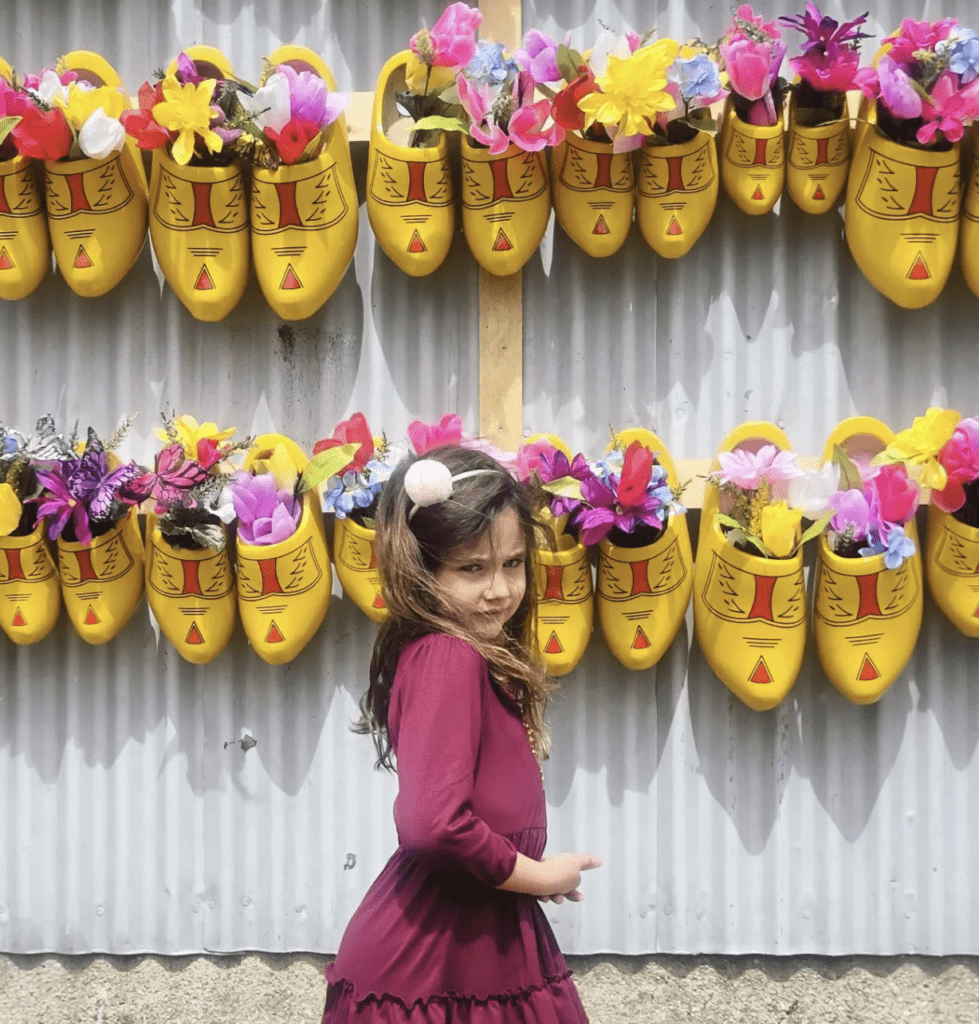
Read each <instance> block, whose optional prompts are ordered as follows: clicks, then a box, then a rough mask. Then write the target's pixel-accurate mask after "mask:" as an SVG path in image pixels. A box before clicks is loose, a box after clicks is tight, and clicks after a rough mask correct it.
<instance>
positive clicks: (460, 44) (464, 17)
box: [410, 3, 483, 68]
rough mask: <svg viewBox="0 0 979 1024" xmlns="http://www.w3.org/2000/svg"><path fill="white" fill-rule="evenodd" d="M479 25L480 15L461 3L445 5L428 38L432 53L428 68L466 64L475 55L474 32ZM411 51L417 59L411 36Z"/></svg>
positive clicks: (416, 50) (456, 66) (481, 17)
mask: <svg viewBox="0 0 979 1024" xmlns="http://www.w3.org/2000/svg"><path fill="white" fill-rule="evenodd" d="M482 23H483V15H482V14H481V13H480V12H479V11H478V10H477V9H476V8H474V7H470V6H469V5H468V4H464V3H454V4H449V6H448V7H446V9H445V10H444V11H443V12H442V16H441V17H440V18H439V20H438V21H437V22H435V24H434V25H433V26H432V28H431V30H430V32H429V33H428V37H429V40H430V43H431V46H432V49H433V50H434V52H435V56H434V57H433V58H432V66H433V67H437V68H458V67H464V66H465V65H466V64H468V63H469V62H470V61H471V60H472V59H473V56H474V55H475V53H476V32H477V30H478V29H479V26H480V25H481V24H482ZM410 45H411V52H412V53H414V55H415V56H416V57H418V59H419V60H422V59H423V57H422V54H421V53H419V52H418V48H417V45H416V42H415V36H412V37H411V43H410Z"/></svg>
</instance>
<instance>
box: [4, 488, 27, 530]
mask: <svg viewBox="0 0 979 1024" xmlns="http://www.w3.org/2000/svg"><path fill="white" fill-rule="evenodd" d="M21 510H22V506H21V503H20V498H18V497H17V494H16V493H15V491H14V489H13V487H11V486H10V484H0V537H9V536H10V535H11V534H12V533H13V532H14V530H16V529H17V524H18V523H19V522H20V514H21Z"/></svg>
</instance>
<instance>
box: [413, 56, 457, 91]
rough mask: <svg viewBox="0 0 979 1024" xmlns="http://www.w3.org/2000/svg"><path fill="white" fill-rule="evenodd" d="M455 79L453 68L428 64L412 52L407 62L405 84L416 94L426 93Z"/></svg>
mask: <svg viewBox="0 0 979 1024" xmlns="http://www.w3.org/2000/svg"><path fill="white" fill-rule="evenodd" d="M453 81H455V74H454V73H453V69H452V68H443V67H436V66H434V65H431V66H430V65H428V64H426V63H425V62H424V61H421V60H419V59H418V58H417V57H416V56H415V55H414V54H412V55H411V56H410V57H409V58H408V60H407V62H406V63H405V84H406V85H407V86H408V88H409V90H410V91H411V92H413V93H414V94H415V95H416V96H424V95H425V94H426V93H428V92H431V91H433V90H434V89H437V88H439V86H442V85H446V84H447V83H449V82H453Z"/></svg>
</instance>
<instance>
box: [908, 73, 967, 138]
mask: <svg viewBox="0 0 979 1024" xmlns="http://www.w3.org/2000/svg"><path fill="white" fill-rule="evenodd" d="M930 96H931V103H923V104H922V105H921V116H922V117H923V118H924V119H925V123H924V124H923V125H922V126H921V127H920V128H919V129H918V131H917V135H916V137H917V139H918V141H919V142H920V143H921V144H922V145H923V146H927V145H928V143H930V142H933V141H934V139H935V136H936V135H937V134H938V133H939V132H941V133H942V135H944V136H945V138H946V139H948V141H949V142H959V141H960V140H961V138H962V136H963V135H965V128H966V125H970V124H972V122H973V121H974V120H975V119H976V118H977V117H979V79H976V80H975V81H973V82H971V83H970V84H969V85H967V86H965V87H964V88H962V89H960V88H959V87H958V76H957V75H955V74H953V73H952V72H951V71H943V72H942V74H941V76H940V77H939V79H938V81H937V82H936V83H935V84H934V86H932V90H931V93H930Z"/></svg>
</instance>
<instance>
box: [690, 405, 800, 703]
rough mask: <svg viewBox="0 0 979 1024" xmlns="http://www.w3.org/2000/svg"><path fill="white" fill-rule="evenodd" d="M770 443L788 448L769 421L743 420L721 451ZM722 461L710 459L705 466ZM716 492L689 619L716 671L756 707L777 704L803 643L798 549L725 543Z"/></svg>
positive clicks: (711, 492) (705, 517)
mask: <svg viewBox="0 0 979 1024" xmlns="http://www.w3.org/2000/svg"><path fill="white" fill-rule="evenodd" d="M766 444H774V445H775V446H776V447H777V448H780V449H782V450H783V451H791V446H790V445H789V441H788V438H787V437H786V436H785V434H784V433H782V431H781V430H779V429H778V427H776V426H775V425H774V424H773V423H767V422H749V423H743V424H741V426H739V427H737V428H736V429H735V430H733V431H732V432H731V433H730V434H728V436H727V437H726V438H725V439H724V442H723V443H722V445H721V447H720V449H719V450H720V451H722V452H724V451H734V450H735V449H736V448H745V449H747V450H749V451H757V450H758V449H759V448H761V447H762V446H763V445H766ZM719 467H720V463H719V461H718V460H716V459H715V460H714V463H713V465H712V466H711V470H715V469H718V468H719ZM717 512H718V494H717V490H716V489H715V488H714V487H707V488H706V490H705V492H704V504H703V508H702V510H701V513H700V539H699V543H698V547H697V564H696V566H695V568H694V594H693V612H694V627H695V629H696V633H697V639H698V640H699V642H700V647H701V650H702V651H703V652H704V657H706V659H707V662H708V664H709V665H710V667H711V668H712V669H713V670H714V673H715V674H716V675H717V677H718V678H719V679H720V680H721V682H723V683H724V685H725V686H727V687H728V689H730V690H731V691H732V692H733V693H734V694H735V695H737V696H738V697H739V698H740V699H741V700H742V701H744V703H745V704H747V705H748V707H750V708H753V709H754V710H755V711H767V710H768V709H769V708H773V707H775V706H776V705H777V704H779V703H780V702H781V701H782V700H783V699H784V698H785V696H786V694H787V693H788V692H789V690H790V689H792V686H793V684H794V683H795V680H796V677H797V676H798V674H799V669H800V668H801V667H802V658H803V655H804V654H805V648H806V586H805V577H804V574H803V571H802V551H801V549H800V550H799V551H798V552H796V554H795V555H793V556H792V557H791V558H762V557H760V556H758V555H752V554H749V553H748V552H746V551H741V550H740V549H738V548H736V547H735V546H734V545H733V544H731V543H729V542H728V541H727V539H726V537H725V535H724V532H723V530H722V529H721V526H720V524H719V523H718V521H717Z"/></svg>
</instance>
